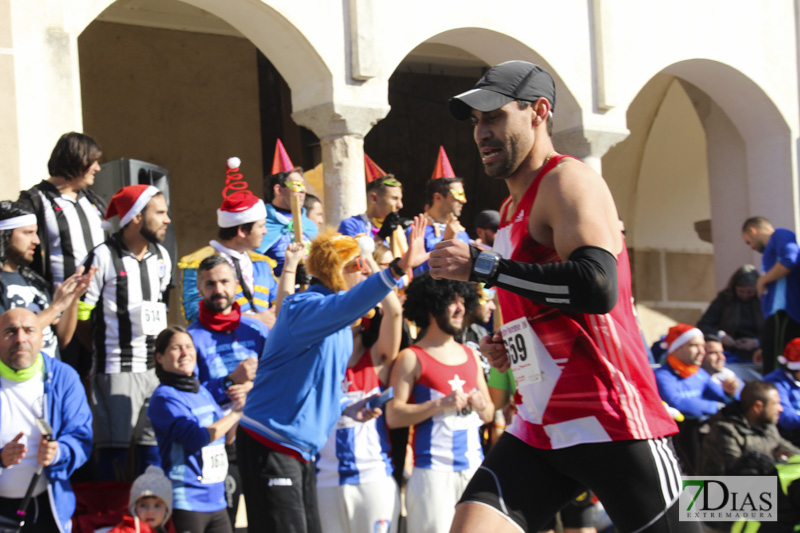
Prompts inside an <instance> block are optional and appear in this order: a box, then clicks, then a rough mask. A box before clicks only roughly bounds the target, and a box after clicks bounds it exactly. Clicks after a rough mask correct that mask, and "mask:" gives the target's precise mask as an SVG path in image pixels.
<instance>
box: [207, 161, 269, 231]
mask: <svg viewBox="0 0 800 533" xmlns="http://www.w3.org/2000/svg"><path fill="white" fill-rule="evenodd" d="M227 163H228V170H227V172H226V175H225V188H224V189H223V190H222V198H223V200H222V205H221V206H220V208H219V209H217V226H219V227H220V228H233V227H236V226H241V225H242V224H249V223H250V222H255V221H257V220H264V219H266V218H267V208H266V206H265V205H264V202H263V200H261V199H260V198H259V197H258V196H256V195H255V194H253V192H252V191H250V190H249V189H248V188H247V182H246V181H244V179H243V176H242V174H241V172H239V167H240V165H241V164H242V161H241V159H239V158H238V157H231V158H229V159H228V161H227Z"/></svg>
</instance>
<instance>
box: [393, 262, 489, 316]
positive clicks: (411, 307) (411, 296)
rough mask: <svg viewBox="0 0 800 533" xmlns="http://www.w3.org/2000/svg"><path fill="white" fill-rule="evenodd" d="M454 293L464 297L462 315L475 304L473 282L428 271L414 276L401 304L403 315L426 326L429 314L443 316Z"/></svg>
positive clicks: (469, 310) (475, 305)
mask: <svg viewBox="0 0 800 533" xmlns="http://www.w3.org/2000/svg"><path fill="white" fill-rule="evenodd" d="M456 295H459V296H461V297H462V298H463V299H464V307H465V315H464V316H469V314H470V313H471V312H472V311H473V310H474V309H475V308H476V307H477V306H478V288H477V287H476V286H475V284H474V283H468V282H466V281H453V280H451V279H433V278H432V277H431V276H430V274H429V273H427V272H426V273H424V274H422V275H420V276H414V279H413V280H411V283H410V284H409V285H408V288H406V303H405V305H404V306H403V314H404V315H405V317H406V318H407V319H409V320H411V321H412V322H414V323H415V324H416V325H417V327H418V328H420V329H421V330H426V329H428V326H429V325H430V316H431V314H432V315H433V316H442V315H444V314H445V312H446V311H447V306H448V305H450V303H451V302H452V301H453V300H454V299H455V297H456ZM429 313H430V314H429Z"/></svg>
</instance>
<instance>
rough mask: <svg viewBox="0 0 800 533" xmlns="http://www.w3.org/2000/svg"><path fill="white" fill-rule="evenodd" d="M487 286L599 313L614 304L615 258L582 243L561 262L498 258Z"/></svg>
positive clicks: (560, 306) (571, 309) (616, 291)
mask: <svg viewBox="0 0 800 533" xmlns="http://www.w3.org/2000/svg"><path fill="white" fill-rule="evenodd" d="M487 285H489V286H492V285H494V286H497V287H500V288H503V289H505V290H507V291H511V292H513V293H515V294H519V295H520V296H524V297H525V298H528V299H529V300H533V301H534V302H537V303H541V304H545V305H549V306H551V307H555V308H556V309H561V310H563V311H569V312H571V313H587V314H593V315H602V314H605V313H608V312H610V311H611V310H612V309H614V306H615V305H616V303H617V297H618V295H619V288H618V286H617V260H616V258H614V256H613V255H612V254H611V253H610V252H609V251H608V250H604V249H603V248H597V247H596V246H581V247H580V248H578V249H577V250H575V251H574V252H572V254H571V255H570V256H569V259H568V260H567V261H564V262H563V263H550V264H547V265H532V264H528V263H520V262H518V261H511V260H509V259H501V260H500V264H499V266H498V269H497V275H496V277H495V279H493V280H491V282H490V283H489V284H487Z"/></svg>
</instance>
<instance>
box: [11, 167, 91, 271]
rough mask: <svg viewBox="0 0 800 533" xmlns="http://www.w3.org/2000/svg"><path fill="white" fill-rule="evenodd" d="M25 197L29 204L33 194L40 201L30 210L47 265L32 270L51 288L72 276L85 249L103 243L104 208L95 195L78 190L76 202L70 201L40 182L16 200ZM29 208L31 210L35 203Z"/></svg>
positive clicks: (53, 188)
mask: <svg viewBox="0 0 800 533" xmlns="http://www.w3.org/2000/svg"><path fill="white" fill-rule="evenodd" d="M25 195H28V196H27V198H29V201H30V202H31V203H33V202H32V200H33V199H32V198H31V195H37V196H38V197H39V200H40V201H41V209H34V210H35V212H36V217H37V219H38V221H39V226H40V227H39V236H40V238H41V239H42V240H43V241H45V240H46V243H45V242H43V243H42V247H43V248H44V250H45V251H46V252H45V256H44V257H43V258H42V259H43V260H44V261H47V262H48V264H47V265H44V266H42V267H41V268H37V267H36V265H34V270H36V271H38V272H39V274H41V275H42V276H43V277H44V278H45V279H46V280H47V281H48V282H51V285H52V286H53V287H55V284H56V283H61V282H63V281H64V280H65V279H66V278H68V277H70V276H71V275H72V274H74V273H75V269H76V268H77V267H78V265H81V264H82V262H83V260H84V258H85V257H86V255H87V254H88V253H89V250H91V249H92V248H94V247H95V246H97V245H98V244H101V243H102V242H103V241H104V240H105V233H104V232H103V228H102V223H103V209H104V206H103V205H102V203H100V201H99V199H98V198H97V197H96V195H90V194H89V193H87V192H86V191H83V190H80V191H78V197H77V199H76V200H73V199H72V198H70V197H69V196H67V195H64V194H61V193H60V192H59V190H58V189H57V188H56V187H55V186H54V185H53V184H52V183H50V182H49V181H42V182H41V183H39V184H38V185H36V186H35V187H34V188H33V189H31V190H30V191H26V192H25V193H23V195H22V196H21V197H20V199H21V200H24V199H25ZM37 203H38V202H37ZM31 207H34V208H35V204H34V205H31ZM42 226H44V227H42Z"/></svg>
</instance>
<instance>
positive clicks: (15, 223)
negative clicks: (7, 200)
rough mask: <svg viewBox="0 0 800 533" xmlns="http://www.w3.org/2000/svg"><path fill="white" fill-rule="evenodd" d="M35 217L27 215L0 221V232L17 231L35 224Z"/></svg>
mask: <svg viewBox="0 0 800 533" xmlns="http://www.w3.org/2000/svg"><path fill="white" fill-rule="evenodd" d="M36 223H37V222H36V215H34V214H33V213H31V214H29V215H20V216H18V217H11V218H7V219H5V220H0V230H4V229H17V228H22V227H25V226H30V225H33V224H36Z"/></svg>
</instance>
